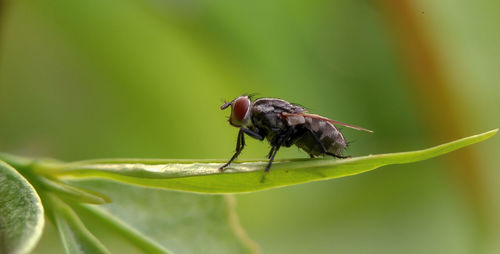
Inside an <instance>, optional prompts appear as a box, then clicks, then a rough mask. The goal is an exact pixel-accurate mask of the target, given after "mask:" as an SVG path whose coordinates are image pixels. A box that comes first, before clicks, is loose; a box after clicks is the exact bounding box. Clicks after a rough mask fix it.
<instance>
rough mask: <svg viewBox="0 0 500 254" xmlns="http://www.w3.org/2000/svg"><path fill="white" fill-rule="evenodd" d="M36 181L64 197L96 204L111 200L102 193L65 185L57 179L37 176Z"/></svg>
mask: <svg viewBox="0 0 500 254" xmlns="http://www.w3.org/2000/svg"><path fill="white" fill-rule="evenodd" d="M37 182H38V183H39V184H40V185H41V186H42V187H43V188H44V189H47V190H49V191H51V192H54V193H57V195H58V196H60V197H66V198H70V199H73V200H76V201H79V202H83V203H90V204H98V205H100V204H105V203H109V202H111V199H109V197H106V196H105V195H103V194H102V193H98V192H94V191H91V190H86V189H84V188H77V187H74V186H71V185H67V184H65V183H62V182H60V181H59V180H57V179H47V178H45V177H37Z"/></svg>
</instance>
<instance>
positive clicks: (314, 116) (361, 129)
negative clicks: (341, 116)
mask: <svg viewBox="0 0 500 254" xmlns="http://www.w3.org/2000/svg"><path fill="white" fill-rule="evenodd" d="M281 115H282V116H284V117H287V116H303V117H309V118H312V119H318V120H321V121H325V122H329V123H333V124H335V125H342V126H345V127H348V128H351V129H355V130H360V131H366V132H372V133H373V131H372V130H368V129H365V128H363V127H359V126H356V125H352V124H348V123H343V122H339V121H335V120H332V119H330V118H326V117H323V116H320V115H314V114H306V113H285V112H283V113H281Z"/></svg>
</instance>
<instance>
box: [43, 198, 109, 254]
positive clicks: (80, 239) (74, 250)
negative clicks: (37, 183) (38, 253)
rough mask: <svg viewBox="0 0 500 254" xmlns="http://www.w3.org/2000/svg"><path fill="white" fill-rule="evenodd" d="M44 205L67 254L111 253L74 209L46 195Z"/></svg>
mask: <svg viewBox="0 0 500 254" xmlns="http://www.w3.org/2000/svg"><path fill="white" fill-rule="evenodd" d="M43 197H44V203H45V204H46V205H47V211H48V213H49V216H50V218H52V220H53V221H54V223H55V225H56V227H57V231H59V235H60V237H61V240H62V243H63V246H64V249H65V250H66V253H71V254H79V253H81V254H83V253H92V254H93V253H96V254H97V253H109V251H108V250H107V249H106V248H105V247H104V245H102V243H101V242H99V240H97V238H95V236H94V235H92V233H90V232H89V231H88V230H87V228H85V225H84V224H83V223H82V222H81V220H80V218H79V217H78V215H77V214H76V213H75V212H74V211H73V209H72V208H71V207H70V206H68V205H67V204H66V203H64V202H63V201H61V200H59V199H58V198H57V197H55V196H53V195H50V194H48V195H44V196H43Z"/></svg>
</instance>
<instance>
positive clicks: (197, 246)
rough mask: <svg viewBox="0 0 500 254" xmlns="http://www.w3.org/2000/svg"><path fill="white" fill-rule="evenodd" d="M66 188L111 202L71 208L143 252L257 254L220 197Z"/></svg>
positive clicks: (106, 186) (109, 186)
mask: <svg viewBox="0 0 500 254" xmlns="http://www.w3.org/2000/svg"><path fill="white" fill-rule="evenodd" d="M69 183H71V184H73V185H76V186H78V187H84V188H88V189H91V190H94V191H97V192H101V193H104V194H106V195H107V196H109V197H111V198H112V199H113V202H112V203H109V204H105V205H99V206H95V205H83V204H82V205H79V206H77V207H76V208H75V209H77V211H78V212H79V214H82V218H83V217H84V218H88V219H94V220H95V219H97V221H98V225H102V226H105V227H108V228H112V229H113V230H114V231H115V232H116V233H118V234H120V235H122V236H123V237H124V238H125V239H126V241H127V242H130V243H132V244H134V245H135V246H136V247H137V248H138V249H141V250H143V251H144V252H145V253H258V250H257V247H255V245H252V243H253V242H252V241H251V240H249V238H248V237H247V236H244V233H243V235H242V234H241V232H237V231H241V230H242V229H241V228H238V227H239V226H238V225H236V224H238V221H237V218H236V217H234V216H236V215H235V212H236V211H235V210H234V207H233V206H231V203H230V202H226V201H227V198H226V196H223V195H197V194H192V193H185V192H178V191H169V190H161V189H151V188H142V187H138V186H131V185H128V184H123V183H117V182H113V181H110V180H107V179H78V180H72V181H69ZM146 207H147V208H148V209H145V208H146Z"/></svg>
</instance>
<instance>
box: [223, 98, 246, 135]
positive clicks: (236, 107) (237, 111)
mask: <svg viewBox="0 0 500 254" xmlns="http://www.w3.org/2000/svg"><path fill="white" fill-rule="evenodd" d="M229 106H231V116H230V117H229V123H230V124H231V125H232V126H234V127H238V128H239V127H246V126H249V125H252V120H251V113H250V112H251V110H250V108H251V107H252V102H251V101H250V98H249V97H248V96H246V95H242V96H240V97H238V98H236V99H234V100H233V101H231V102H226V103H224V104H223V105H222V106H221V107H220V109H221V110H224V109H226V108H228V107H229Z"/></svg>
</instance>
